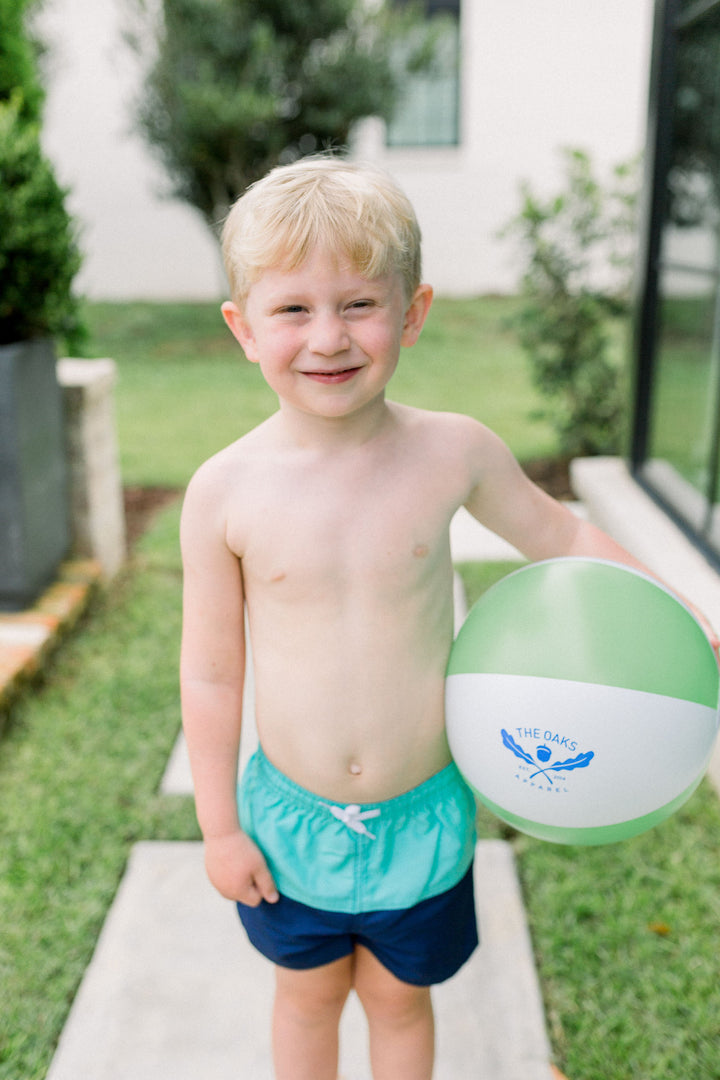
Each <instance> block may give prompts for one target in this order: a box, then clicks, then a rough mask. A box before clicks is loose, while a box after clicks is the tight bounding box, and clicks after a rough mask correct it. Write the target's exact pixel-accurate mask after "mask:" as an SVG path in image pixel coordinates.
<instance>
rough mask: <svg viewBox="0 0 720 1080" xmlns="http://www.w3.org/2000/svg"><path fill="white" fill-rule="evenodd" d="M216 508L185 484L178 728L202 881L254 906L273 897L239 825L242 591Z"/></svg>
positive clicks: (205, 494) (207, 491)
mask: <svg viewBox="0 0 720 1080" xmlns="http://www.w3.org/2000/svg"><path fill="white" fill-rule="evenodd" d="M221 507H222V500H221V499H220V498H218V497H217V493H216V492H214V491H213V485H212V484H209V485H208V484H207V483H202V482H201V481H200V480H195V481H193V482H192V483H191V484H190V486H189V488H188V492H187V495H186V498H185V505H184V507H183V515H182V525H181V544H182V551H183V567H184V582H183V635H182V649H181V659H180V685H181V695H182V712H183V729H184V732H185V738H186V741H187V746H188V752H189V755H190V764H191V768H192V774H193V785H194V788H195V804H196V811H197V817H198V822H199V824H200V828H201V830H202V833H203V838H204V840H205V862H206V867H207V872H208V876H209V877H210V880H211V881H212V883H213V885H214V886H215V887H216V888H217V889H218V891H219V892H220V893H222V895H223V896H225V897H227V898H228V899H232V900H241V901H242V902H243V903H246V904H251V905H253V906H254V905H256V904H258V903H259V902H260V900H261V899H266V900H270V901H273V900H275V899H277V893H276V890H275V886H274V883H273V881H272V878H271V876H270V872H269V870H268V868H267V865H266V863H265V860H264V858H263V856H262V854H261V852H260V850H259V849H258V848H257V846H256V845H255V844H254V843H253V842H252V840H250V838H249V837H248V836H246V835H245V834H244V833H243V832H242V830H241V829H240V824H239V821H238V813H237V795H236V789H237V766H238V754H239V749H240V728H241V722H242V695H243V680H244V674H245V629H244V610H243V587H242V574H241V570H240V561H239V559H238V558H237V557H236V556H235V555H234V554H233V552H232V551H230V549H229V548H228V546H227V544H226V542H225V525H224V521H223V520H222V517H221V509H220V508H221Z"/></svg>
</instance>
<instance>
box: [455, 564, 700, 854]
mask: <svg viewBox="0 0 720 1080" xmlns="http://www.w3.org/2000/svg"><path fill="white" fill-rule="evenodd" d="M718 683H719V675H718V665H717V661H716V659H715V654H714V652H713V650H712V647H711V645H710V643H709V642H708V640H707V637H706V636H705V634H704V632H703V630H702V628H701V626H700V625H699V623H698V622H697V620H696V619H695V617H694V616H693V615H692V613H691V612H690V610H689V609H688V608H687V607H686V606H685V605H684V604H683V603H682V602H681V601H680V600H678V599H677V598H676V597H675V596H674V594H672V593H671V592H670V591H669V590H668V589H666V588H664V587H663V586H662V585H661V584H659V583H658V582H656V581H655V580H654V579H653V578H651V577H649V576H648V575H646V574H643V573H640V572H638V571H636V570H632V569H630V568H628V567H626V566H623V565H621V564H619V563H614V562H608V561H606V560H603V559H591V558H559V559H549V560H547V561H544V562H538V563H531V564H529V565H527V566H524V567H522V568H521V569H520V570H517V571H515V572H513V573H511V574H508V575H507V577H505V578H503V579H502V580H501V581H499V582H498V583H497V584H495V585H493V586H492V587H491V588H490V589H488V591H487V592H486V593H485V594H484V595H483V596H481V597H480V599H479V600H478V602H477V603H476V604H475V605H474V607H473V608H472V609H471V611H470V613H469V614H468V616H467V619H466V620H465V623H464V624H463V626H462V627H461V629H460V632H459V634H458V636H457V638H456V640H455V643H454V644H453V647H452V650H451V654H450V659H449V664H448V670H447V681H446V712H447V733H448V739H449V742H450V750H451V753H452V755H453V757H454V759H455V762H456V764H457V766H458V768H459V769H460V772H461V773H462V774H463V776H464V777H465V779H466V780H467V782H468V783H469V784H470V786H471V787H472V788H473V789H474V791H475V793H476V795H477V797H478V798H479V800H480V801H481V802H482V803H484V804H485V805H486V806H487V807H488V808H489V809H490V810H491V811H493V812H494V813H495V814H496V815H497V816H498V817H500V818H501V819H502V820H504V821H506V822H507V823H508V824H510V825H512V826H514V827H515V828H516V829H519V830H520V831H521V832H525V833H529V834H530V835H531V836H535V837H538V838H540V839H542V840H549V841H555V842H557V843H562V844H606V843H613V842H615V841H618V840H624V839H626V838H628V837H631V836H635V835H637V834H638V833H641V832H644V831H645V830H646V829H650V828H652V827H653V826H654V825H657V824H658V823H659V822H661V821H663V820H664V819H665V818H667V817H669V816H670V814H672V813H673V812H674V811H675V810H677V809H678V807H680V806H682V804H683V803H684V802H685V801H686V800H687V799H688V798H689V797H690V795H691V794H692V792H693V791H694V790H695V788H696V787H697V785H698V784H699V783H700V780H701V779H702V776H703V774H704V772H705V770H706V768H707V765H708V762H709V759H710V755H711V753H712V748H713V743H714V740H715V737H716V734H717V730H718Z"/></svg>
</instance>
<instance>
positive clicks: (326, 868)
mask: <svg viewBox="0 0 720 1080" xmlns="http://www.w3.org/2000/svg"><path fill="white" fill-rule="evenodd" d="M238 807H239V813H240V824H241V826H242V828H243V829H244V831H245V832H246V833H247V834H248V836H250V837H251V838H252V839H253V840H254V841H255V843H256V844H257V845H258V847H259V848H260V850H261V851H262V852H263V854H264V856H265V859H266V860H267V863H268V866H269V869H270V873H271V874H272V875H273V878H274V879H275V884H276V885H277V887H278V890H279V891H280V892H281V893H282V894H283V896H289V897H290V898H291V899H293V900H298V901H299V902H300V903H302V904H309V905H310V906H311V907H316V908H322V909H323V910H324V911H343V912H350V913H353V914H356V913H358V912H361V911H384V910H392V909H396V908H407V907H411V906H413V905H414V904H417V903H419V901H421V900H426V899H428V898H429V897H431V896H437V895H438V894H439V893H441V892H445V891H446V890H447V889H450V888H452V886H453V885H457V883H458V882H459V881H460V879H461V878H462V877H463V876H464V875H465V871H466V870H467V868H468V867H469V865H470V863H471V862H472V857H473V853H474V850H475V840H476V834H475V798H474V796H473V794H472V791H471V790H470V788H469V787H468V786H467V784H466V783H465V781H464V780H463V779H462V777H461V775H460V773H459V772H458V769H457V766H456V765H455V764H454V763H451V764H450V765H448V766H446V768H444V769H442V770H441V771H440V772H439V773H436V774H435V775H434V776H431V777H430V778H429V779H428V780H426V781H425V782H424V783H422V784H420V785H419V786H418V787H416V788H413V789H412V790H411V791H408V792H406V793H404V794H402V795H398V796H396V797H395V798H393V799H387V800H385V801H383V802H378V803H367V804H363V805H362V806H358V805H349V806H347V805H343V804H341V803H336V802H332V801H330V800H328V799H321V798H320V797H319V796H317V795H315V794H314V793H313V792H311V791H308V790H307V789H306V788H303V787H300V785H299V784H296V783H295V782H294V781H293V780H291V779H290V778H289V777H287V776H286V775H285V774H284V773H282V772H280V770H279V769H277V768H276V767H275V766H274V765H273V764H272V763H271V762H270V761H269V760H268V758H267V757H266V756H265V754H264V753H263V751H262V749H259V750H258V751H257V752H256V753H255V754H254V755H253V757H252V758H251V759H250V761H249V762H248V765H247V767H246V769H245V772H244V774H243V777H242V780H241V783H240V785H239V791H238Z"/></svg>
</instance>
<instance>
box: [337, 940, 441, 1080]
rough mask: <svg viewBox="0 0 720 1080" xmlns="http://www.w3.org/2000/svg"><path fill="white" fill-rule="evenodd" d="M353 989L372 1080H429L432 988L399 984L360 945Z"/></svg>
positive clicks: (432, 1049) (432, 1045)
mask: <svg viewBox="0 0 720 1080" xmlns="http://www.w3.org/2000/svg"><path fill="white" fill-rule="evenodd" d="M354 986H355V991H356V993H357V995H358V997H359V998H360V1001H361V1002H362V1005H363V1008H364V1009H365V1014H366V1016H367V1019H368V1028H369V1032H370V1062H371V1064H372V1070H373V1077H374V1080H431V1077H432V1072H433V1062H434V1056H435V1024H434V1019H433V1009H432V1001H431V998H430V987H429V986H411V985H410V984H409V983H405V982H402V981H401V980H400V979H398V978H397V977H396V976H395V975H393V974H392V972H390V971H388V969H387V968H386V967H384V966H383V965H382V964H381V963H380V961H379V960H378V959H377V957H376V956H374V955H373V954H372V953H371V952H370V951H369V949H366V948H365V947H364V946H362V945H358V946H357V948H356V950H355V978H354Z"/></svg>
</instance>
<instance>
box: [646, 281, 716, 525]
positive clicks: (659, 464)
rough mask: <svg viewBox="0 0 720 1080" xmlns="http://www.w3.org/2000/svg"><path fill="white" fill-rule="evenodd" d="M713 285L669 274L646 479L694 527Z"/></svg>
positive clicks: (706, 414)
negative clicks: (660, 491)
mask: <svg viewBox="0 0 720 1080" xmlns="http://www.w3.org/2000/svg"><path fill="white" fill-rule="evenodd" d="M716 291H717V290H716V278H715V276H714V275H712V276H711V275H704V274H703V275H698V274H695V273H689V272H687V271H683V270H666V271H665V273H664V275H663V280H662V300H661V316H660V331H659V335H658V342H657V355H656V370H655V382H654V388H653V401H652V410H651V416H650V439H649V446H648V461H647V463H646V466H645V469H644V472H645V474H646V476H647V478H648V479H649V480H650V481H651V482H652V484H653V486H656V487H657V488H658V489H660V490H662V492H663V494H664V495H665V496H666V498H668V499H669V500H670V501H671V502H672V503H673V505H675V507H676V509H678V510H679V511H680V512H681V513H682V515H683V517H685V518H686V519H687V520H688V521H689V523H690V524H692V525H693V527H694V528H697V529H702V528H703V527H704V525H705V519H706V507H707V501H706V500H707V495H708V493H709V485H710V481H711V470H712V449H713V446H712V444H713V441H714V432H715V413H716V398H717V392H716V380H717V370H718V365H717V344H716V340H715V339H716Z"/></svg>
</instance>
